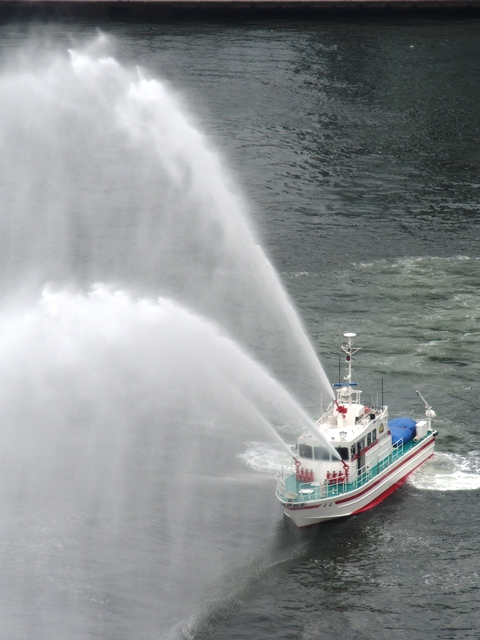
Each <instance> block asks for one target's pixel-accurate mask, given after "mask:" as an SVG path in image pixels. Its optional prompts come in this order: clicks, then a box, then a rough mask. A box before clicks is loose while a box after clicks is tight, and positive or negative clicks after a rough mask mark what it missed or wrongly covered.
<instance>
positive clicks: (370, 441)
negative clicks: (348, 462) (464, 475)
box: [367, 433, 372, 447]
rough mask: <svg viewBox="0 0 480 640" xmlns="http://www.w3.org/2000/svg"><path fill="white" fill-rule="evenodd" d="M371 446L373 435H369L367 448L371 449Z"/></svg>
mask: <svg viewBox="0 0 480 640" xmlns="http://www.w3.org/2000/svg"><path fill="white" fill-rule="evenodd" d="M371 444H372V434H371V433H367V447H369V446H370V445H371Z"/></svg>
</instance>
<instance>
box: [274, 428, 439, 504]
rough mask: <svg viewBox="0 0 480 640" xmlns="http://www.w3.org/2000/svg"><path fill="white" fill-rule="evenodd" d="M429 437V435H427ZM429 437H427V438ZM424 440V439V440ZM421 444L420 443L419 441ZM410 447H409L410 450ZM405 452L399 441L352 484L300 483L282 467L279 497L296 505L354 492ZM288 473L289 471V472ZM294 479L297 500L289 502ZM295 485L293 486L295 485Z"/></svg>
mask: <svg viewBox="0 0 480 640" xmlns="http://www.w3.org/2000/svg"><path fill="white" fill-rule="evenodd" d="M427 435H428V434H427ZM425 437H427V436H425ZM422 440H423V438H422ZM419 442H420V441H419ZM419 442H416V443H414V444H412V447H413V446H417V445H418V444H419ZM407 447H408V444H407ZM409 448H410V447H408V449H409ZM404 453H406V452H405V445H404V442H403V439H401V440H399V442H398V444H397V446H396V447H393V449H392V450H391V452H390V453H389V454H387V455H386V456H385V457H384V458H382V460H379V461H378V463H377V464H376V465H374V466H373V467H368V468H367V467H364V470H363V471H362V472H361V473H360V475H358V476H357V477H356V478H355V479H354V480H353V481H352V482H348V483H347V480H346V479H345V480H343V482H335V483H333V482H332V483H331V484H330V483H329V482H328V481H327V480H323V481H322V482H314V483H310V482H302V483H298V482H297V481H296V480H294V479H293V478H294V477H295V473H294V472H293V473H290V474H289V475H285V472H286V471H287V470H286V469H285V468H284V467H282V471H281V473H280V472H278V473H277V490H276V494H277V497H278V498H279V499H280V500H281V501H283V502H287V501H288V502H293V503H294V504H299V503H304V502H310V501H312V500H320V499H321V498H330V497H333V496H338V495H340V494H343V493H347V492H348V491H353V490H355V489H358V488H359V487H361V486H363V485H364V484H366V483H367V482H369V481H370V480H371V479H372V478H374V477H375V476H377V475H378V474H379V473H382V471H384V470H385V469H387V468H388V467H389V466H390V465H392V464H393V463H394V462H397V460H399V459H400V458H401V457H402V456H403V455H404ZM287 473H288V471H287ZM289 479H292V486H294V487H295V491H294V493H295V494H296V496H295V499H294V500H292V499H289V500H287V498H286V495H287V494H288V493H292V492H293V490H291V489H289V488H288V487H287V483H288V480H289ZM294 482H295V484H294V485H293V483H294Z"/></svg>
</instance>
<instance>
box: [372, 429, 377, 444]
mask: <svg viewBox="0 0 480 640" xmlns="http://www.w3.org/2000/svg"><path fill="white" fill-rule="evenodd" d="M376 440H377V430H376V429H374V430H373V431H372V441H373V442H376Z"/></svg>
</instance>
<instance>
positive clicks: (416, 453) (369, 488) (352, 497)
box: [335, 440, 432, 504]
mask: <svg viewBox="0 0 480 640" xmlns="http://www.w3.org/2000/svg"><path fill="white" fill-rule="evenodd" d="M431 444H432V441H431V440H429V441H428V442H426V443H425V444H424V445H422V447H421V448H420V449H419V450H418V451H414V452H413V453H412V454H411V455H409V456H408V457H407V458H405V460H403V461H402V464H399V465H398V467H395V468H394V469H390V471H389V472H388V473H386V474H385V475H384V476H382V477H381V478H379V479H378V480H376V481H375V482H373V483H372V484H371V485H369V486H368V487H366V488H365V489H363V490H362V491H359V492H358V493H356V494H355V495H354V496H349V497H348V498H343V499H342V500H335V504H344V503H345V502H351V501H352V500H356V499H357V498H359V497H360V496H363V494H364V493H368V492H369V491H370V490H371V489H373V488H374V487H376V486H377V484H380V483H381V482H383V481H384V480H385V478H388V476H391V475H392V473H396V472H397V471H398V470H399V469H401V468H402V467H403V465H404V464H406V463H407V462H408V461H409V460H411V459H412V458H414V457H415V456H417V455H418V454H419V453H420V452H421V451H423V450H424V449H426V448H427V447H429V446H430V445H431ZM393 486H395V485H393Z"/></svg>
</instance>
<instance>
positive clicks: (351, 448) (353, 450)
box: [350, 444, 355, 460]
mask: <svg viewBox="0 0 480 640" xmlns="http://www.w3.org/2000/svg"><path fill="white" fill-rule="evenodd" d="M350 455H351V457H352V460H353V459H354V458H355V445H354V444H352V446H351V447H350Z"/></svg>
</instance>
